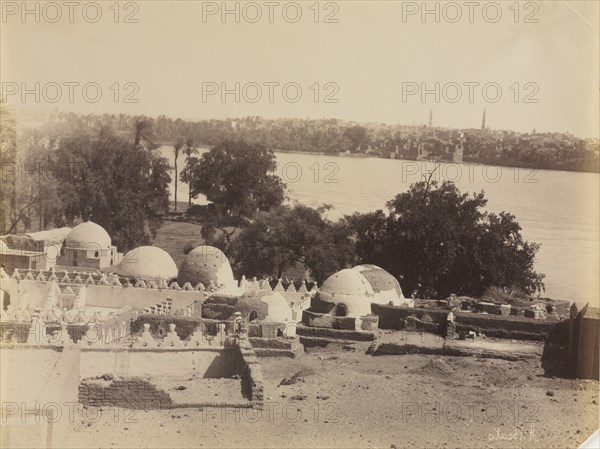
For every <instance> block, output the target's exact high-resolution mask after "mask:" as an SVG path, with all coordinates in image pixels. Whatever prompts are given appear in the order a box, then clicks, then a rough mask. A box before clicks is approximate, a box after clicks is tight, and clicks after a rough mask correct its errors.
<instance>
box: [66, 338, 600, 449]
mask: <svg viewBox="0 0 600 449" xmlns="http://www.w3.org/2000/svg"><path fill="white" fill-rule="evenodd" d="M368 345H369V344H368V343H357V344H355V345H353V346H354V347H355V348H356V349H355V350H354V351H352V350H342V349H341V347H339V346H338V347H337V348H335V347H331V345H330V347H329V348H326V349H323V348H319V349H318V350H317V349H315V350H311V351H310V352H308V353H306V354H304V355H303V356H302V357H300V358H298V359H286V358H276V359H275V358H274V359H268V358H263V359H260V363H261V366H262V369H263V374H264V378H265V409H264V410H263V411H262V412H261V411H255V410H234V409H217V408H205V409H203V410H198V409H175V410H162V411H147V412H146V411H131V410H124V409H120V410H102V411H100V410H95V411H94V412H95V413H96V414H94V413H91V412H90V413H89V414H88V416H94V417H97V418H95V419H97V421H96V422H91V421H92V420H90V419H88V420H84V419H81V420H80V421H78V422H77V423H76V431H75V432H74V433H73V434H72V435H71V439H70V446H71V447H273V448H282V447H298V448H302V447H311V448H313V447H314V448H317V447H318V448H324V447H382V448H401V447H410V448H419V447H423V448H429V447H444V448H451V447H457V448H458V447H460V448H463V447H467V448H507V447H524V448H540V447H556V448H563V447H577V446H578V445H580V444H581V443H582V442H583V441H585V439H586V438H587V437H588V436H589V435H590V434H591V433H592V432H593V429H595V428H597V427H598V383H597V382H595V381H584V380H576V379H558V378H550V377H544V375H543V374H544V372H543V370H542V368H541V365H540V362H539V361H538V360H526V361H519V362H510V361H506V360H494V359H480V358H474V357H438V356H433V355H422V354H415V355H400V356H379V357H373V356H370V355H366V354H365V351H366V349H367V347H368ZM299 371H300V372H301V373H300V375H299V377H300V378H302V380H300V381H298V382H296V383H294V384H292V385H279V383H280V382H281V380H282V379H283V378H284V377H285V376H287V375H291V374H294V373H297V372H299Z"/></svg>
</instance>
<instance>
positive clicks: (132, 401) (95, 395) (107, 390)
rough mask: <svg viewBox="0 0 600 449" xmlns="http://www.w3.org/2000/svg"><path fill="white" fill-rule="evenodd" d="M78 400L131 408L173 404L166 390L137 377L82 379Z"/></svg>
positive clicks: (148, 407) (155, 407)
mask: <svg viewBox="0 0 600 449" xmlns="http://www.w3.org/2000/svg"><path fill="white" fill-rule="evenodd" d="M79 402H81V403H82V404H83V405H88V406H94V407H101V406H113V407H125V408H132V409H165V408H171V407H172V405H173V400H172V399H171V397H170V396H169V394H168V393H167V392H165V391H163V390H159V389H157V388H156V387H155V386H154V385H152V384H151V383H150V382H148V381H147V380H145V379H142V378H139V377H133V378H116V379H110V380H103V379H98V378H93V379H83V380H82V381H81V383H80V384H79Z"/></svg>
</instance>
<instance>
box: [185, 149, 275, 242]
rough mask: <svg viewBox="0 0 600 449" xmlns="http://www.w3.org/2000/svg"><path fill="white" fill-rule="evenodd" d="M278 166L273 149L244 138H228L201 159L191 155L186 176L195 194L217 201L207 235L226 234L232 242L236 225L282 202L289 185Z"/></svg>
mask: <svg viewBox="0 0 600 449" xmlns="http://www.w3.org/2000/svg"><path fill="white" fill-rule="evenodd" d="M276 166H277V165H276V161H275V154H274V153H273V152H272V151H270V150H267V149H266V148H265V147H263V146H262V145H252V144H248V143H246V142H243V141H225V142H223V143H221V144H220V145H217V146H215V147H214V148H212V149H211V150H210V151H208V152H206V153H204V154H203V155H202V157H201V158H200V159H199V160H194V158H190V164H188V166H187V167H186V168H185V169H184V173H185V174H184V175H183V176H184V177H185V179H188V180H189V182H190V192H191V195H192V197H193V198H195V197H197V196H198V194H200V193H202V194H204V195H206V198H207V199H208V200H209V201H211V202H212V203H214V205H215V209H214V213H213V214H211V215H210V216H209V217H208V218H207V221H206V222H204V223H203V227H202V233H203V234H202V235H203V237H204V238H206V239H207V240H208V241H211V242H212V241H214V240H215V239H216V238H221V237H223V238H224V239H225V242H226V244H227V245H230V244H231V238H232V236H233V235H234V233H235V232H236V229H239V228H242V227H245V226H246V225H248V224H249V223H250V222H251V220H252V219H253V217H254V216H255V215H256V214H257V213H258V212H260V211H268V210H270V209H271V208H273V207H277V206H279V205H280V204H282V202H283V200H284V199H285V185H284V183H283V181H282V180H281V179H280V178H279V177H278V176H276V175H275V174H274V172H275V169H276ZM217 230H219V231H221V233H220V234H218V235H217V234H216V231H217ZM225 249H227V248H225Z"/></svg>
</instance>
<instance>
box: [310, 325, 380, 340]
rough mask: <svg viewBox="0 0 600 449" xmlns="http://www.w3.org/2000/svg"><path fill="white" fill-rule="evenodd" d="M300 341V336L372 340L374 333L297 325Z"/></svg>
mask: <svg viewBox="0 0 600 449" xmlns="http://www.w3.org/2000/svg"><path fill="white" fill-rule="evenodd" d="M298 335H300V341H302V337H308V338H324V339H333V340H353V341H373V340H375V334H373V333H372V332H368V331H357V330H343V329H328V328H326V327H309V326H298Z"/></svg>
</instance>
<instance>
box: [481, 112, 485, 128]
mask: <svg viewBox="0 0 600 449" xmlns="http://www.w3.org/2000/svg"><path fill="white" fill-rule="evenodd" d="M481 130H482V131H485V109H484V110H483V120H481Z"/></svg>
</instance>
